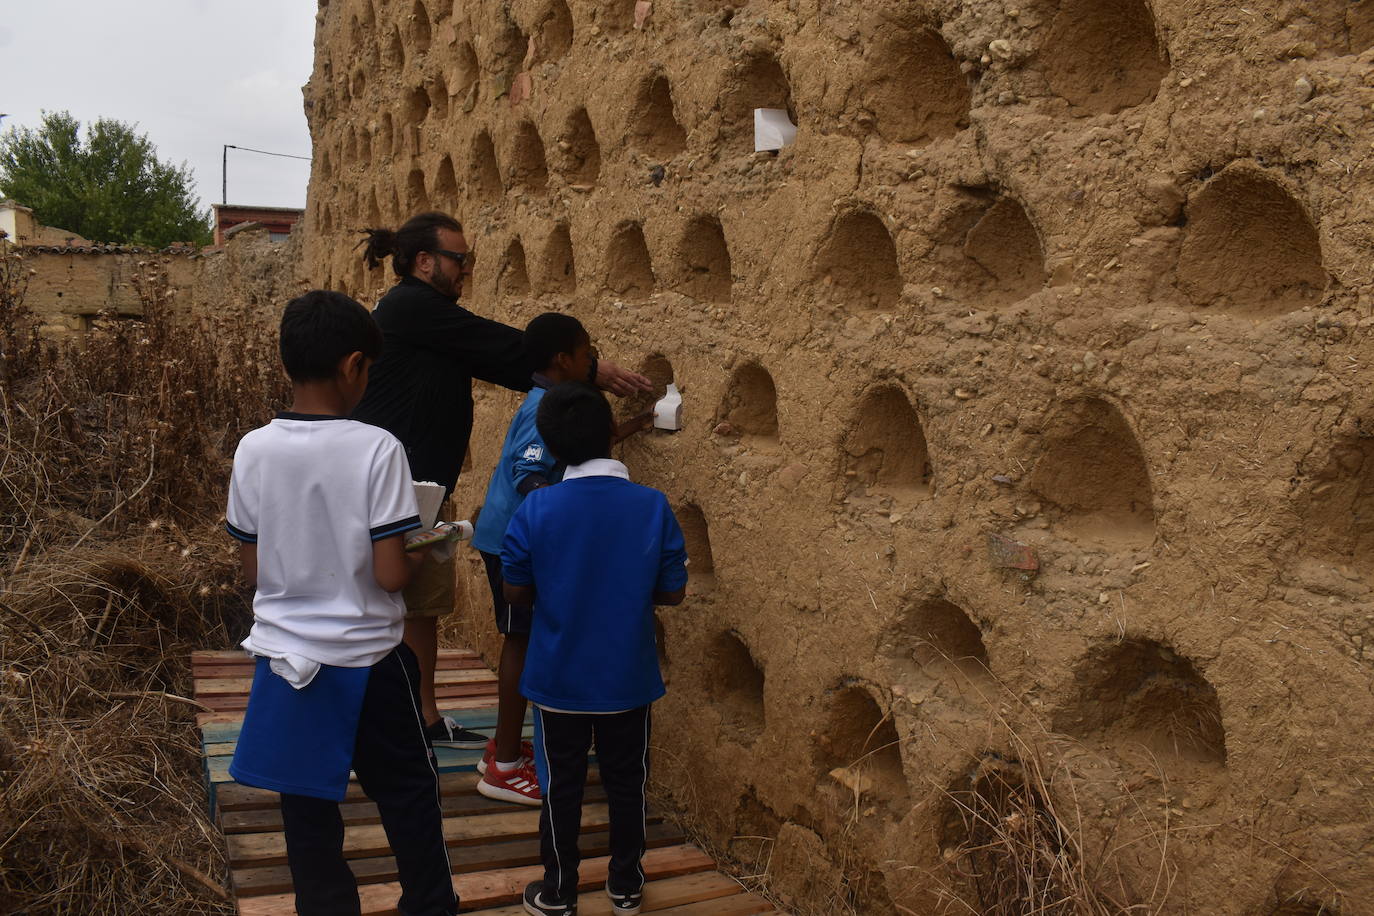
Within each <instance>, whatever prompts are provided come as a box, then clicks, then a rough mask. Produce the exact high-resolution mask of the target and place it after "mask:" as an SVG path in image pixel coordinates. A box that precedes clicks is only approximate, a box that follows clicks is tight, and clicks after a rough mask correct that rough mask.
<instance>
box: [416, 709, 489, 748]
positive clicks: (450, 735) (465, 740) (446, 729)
mask: <svg viewBox="0 0 1374 916" xmlns="http://www.w3.org/2000/svg"><path fill="white" fill-rule="evenodd" d="M425 737H426V738H428V739H429V743H430V744H431V745H433V746H434V747H456V748H458V749H459V750H464V751H480V750H482V749H483V748H484V747H486V746H487V736H486V735H483V734H481V733H480V732H475V731H473V730H472V729H470V728H463V726H461V725H459V724H458V723H457V722H455V721H453V719H452V718H450V717H449V716H440V717H439V721H438V722H435V723H434V724H433V725H426V726H425Z"/></svg>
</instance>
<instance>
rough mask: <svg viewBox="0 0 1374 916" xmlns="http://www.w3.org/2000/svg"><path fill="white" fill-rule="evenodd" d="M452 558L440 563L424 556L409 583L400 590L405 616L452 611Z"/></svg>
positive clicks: (441, 613)
mask: <svg viewBox="0 0 1374 916" xmlns="http://www.w3.org/2000/svg"><path fill="white" fill-rule="evenodd" d="M453 574H454V568H453V558H452V557H449V559H448V562H445V563H440V562H438V561H437V560H435V559H434V557H433V555H430V556H426V557H425V559H424V562H422V563H421V564H420V568H419V569H418V570H416V571H415V576H414V578H412V579H411V580H410V584H409V585H407V586H406V587H405V591H403V592H401V595H402V597H404V598H405V602H406V616H407V617H443V616H444V615H445V614H452V613H453V602H454V595H453V591H454V589H453Z"/></svg>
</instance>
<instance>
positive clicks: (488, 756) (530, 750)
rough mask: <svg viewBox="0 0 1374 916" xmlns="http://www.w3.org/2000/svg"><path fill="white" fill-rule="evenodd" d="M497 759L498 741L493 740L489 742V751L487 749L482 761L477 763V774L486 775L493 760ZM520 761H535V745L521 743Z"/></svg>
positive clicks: (526, 742)
mask: <svg viewBox="0 0 1374 916" xmlns="http://www.w3.org/2000/svg"><path fill="white" fill-rule="evenodd" d="M495 759H496V739H495V738H492V739H491V740H490V741H488V742H487V749H486V751H485V752H483V754H482V759H481V760H479V761H477V772H478V773H481V774H483V775H485V774H486V772H487V767H488V766H490V765H491V762H492V761H493V760H495ZM520 759H521V760H533V759H534V745H533V744H531V743H530V742H528V741H521V742H520Z"/></svg>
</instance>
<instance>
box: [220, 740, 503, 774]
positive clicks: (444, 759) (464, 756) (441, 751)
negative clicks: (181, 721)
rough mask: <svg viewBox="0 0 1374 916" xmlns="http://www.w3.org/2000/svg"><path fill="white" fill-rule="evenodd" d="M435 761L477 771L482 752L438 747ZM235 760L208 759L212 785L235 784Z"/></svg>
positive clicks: (442, 766)
mask: <svg viewBox="0 0 1374 916" xmlns="http://www.w3.org/2000/svg"><path fill="white" fill-rule="evenodd" d="M434 757H435V761H436V763H437V764H438V767H439V772H441V773H449V772H452V771H454V770H475V769H476V768H477V762H478V761H479V760H481V759H482V751H465V750H459V749H458V748H452V747H436V748H435V749H434ZM232 759H233V758H232V757H230V756H227V755H220V756H213V757H206V758H204V760H205V772H206V776H207V778H208V779H209V780H210V782H211V783H228V782H233V781H234V778H233V777H232V776H230V775H229V762H230V761H231V760H232Z"/></svg>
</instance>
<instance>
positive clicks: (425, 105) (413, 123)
mask: <svg viewBox="0 0 1374 916" xmlns="http://www.w3.org/2000/svg"><path fill="white" fill-rule="evenodd" d="M429 105H430V102H429V93H428V92H427V91H426V90H425V87H424V86H416V87H415V88H414V89H411V90H410V91H409V92H408V93H406V98H405V108H404V110H403V112H402V114H403V117H402V119H401V121H402V123H403V124H405V125H406V127H411V128H413V127H418V126H419V125H421V124H423V123H424V122H425V118H428V117H429Z"/></svg>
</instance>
